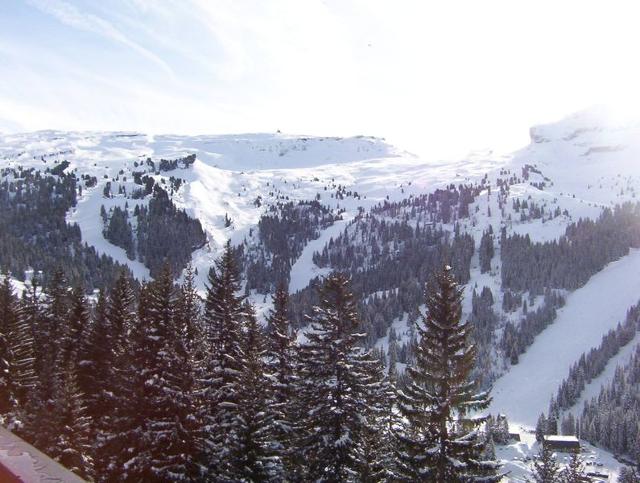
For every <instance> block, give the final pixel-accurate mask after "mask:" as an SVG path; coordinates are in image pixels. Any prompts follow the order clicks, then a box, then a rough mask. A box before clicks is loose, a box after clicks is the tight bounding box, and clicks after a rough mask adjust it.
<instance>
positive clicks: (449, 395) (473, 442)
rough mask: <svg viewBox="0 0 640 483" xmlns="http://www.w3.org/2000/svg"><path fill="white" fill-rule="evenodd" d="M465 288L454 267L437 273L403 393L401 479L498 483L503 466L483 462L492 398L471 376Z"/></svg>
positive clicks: (471, 348)
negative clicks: (483, 434)
mask: <svg viewBox="0 0 640 483" xmlns="http://www.w3.org/2000/svg"><path fill="white" fill-rule="evenodd" d="M461 303H462V289H461V288H459V287H458V284H457V283H456V281H455V278H454V274H453V271H452V269H451V267H449V266H447V267H445V269H444V270H443V271H442V272H440V273H438V275H437V276H436V280H435V286H434V287H432V290H430V292H429V294H428V296H427V300H426V305H427V314H426V316H424V317H423V318H422V323H421V324H419V325H418V333H419V335H420V339H419V341H418V342H417V345H416V347H415V353H414V363H413V365H411V366H409V367H408V368H407V375H408V378H409V380H408V382H407V385H406V387H405V388H404V389H403V390H402V391H400V392H399V394H398V399H399V409H400V411H401V413H402V415H403V416H404V417H405V418H406V420H407V422H408V427H407V428H406V430H404V431H401V432H400V433H399V439H400V442H401V450H400V451H399V467H400V472H401V474H402V475H403V476H404V477H405V478H408V479H412V480H415V481H447V482H451V483H455V482H463V481H464V482H468V481H485V482H486V481H498V480H500V478H501V476H495V473H496V470H497V468H498V464H497V463H496V462H494V461H485V460H483V459H482V453H483V441H482V438H480V434H479V430H478V429H479V427H480V426H481V425H482V424H483V423H484V421H485V418H481V417H473V416H470V414H471V413H473V412H474V411H479V410H482V409H485V408H486V407H487V406H488V405H489V402H490V398H489V395H488V394H487V393H474V386H475V384H474V382H473V381H470V380H469V374H470V372H471V369H472V368H473V364H474V360H475V348H474V347H473V346H472V345H470V344H469V342H468V340H469V332H470V329H471V327H470V325H469V322H463V321H462V311H461Z"/></svg>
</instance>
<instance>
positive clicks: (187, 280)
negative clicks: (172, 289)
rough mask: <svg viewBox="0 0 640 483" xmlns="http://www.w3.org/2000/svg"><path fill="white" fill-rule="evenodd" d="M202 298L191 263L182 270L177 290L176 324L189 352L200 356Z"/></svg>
mask: <svg viewBox="0 0 640 483" xmlns="http://www.w3.org/2000/svg"><path fill="white" fill-rule="evenodd" d="M201 305H202V300H201V298H200V296H199V295H198V291H197V290H196V286H195V275H194V272H193V267H192V265H191V263H189V264H188V265H187V268H185V271H184V281H183V283H182V285H181V286H180V288H179V290H178V300H177V303H176V313H175V317H176V324H177V326H178V330H179V331H180V333H181V334H182V335H181V337H182V340H183V341H184V343H185V345H186V349H187V350H188V351H189V353H192V354H193V355H194V357H197V356H196V353H198V354H199V355H200V357H201V356H202V354H201V353H202V351H203V347H204V345H203V329H202V323H201V319H200V307H201Z"/></svg>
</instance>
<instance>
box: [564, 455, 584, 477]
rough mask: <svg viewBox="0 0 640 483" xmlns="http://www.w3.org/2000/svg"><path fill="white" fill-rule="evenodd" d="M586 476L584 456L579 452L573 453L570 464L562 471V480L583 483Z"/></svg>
mask: <svg viewBox="0 0 640 483" xmlns="http://www.w3.org/2000/svg"><path fill="white" fill-rule="evenodd" d="M585 478H586V475H585V472H584V463H583V461H582V458H580V454H579V453H573V454H572V455H571V459H570V460H569V464H568V465H567V466H566V467H565V468H564V469H563V470H562V471H561V472H560V481H561V482H562V483H583V482H584V481H585Z"/></svg>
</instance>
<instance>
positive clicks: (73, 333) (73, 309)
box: [56, 287, 89, 373]
mask: <svg viewBox="0 0 640 483" xmlns="http://www.w3.org/2000/svg"><path fill="white" fill-rule="evenodd" d="M88 325H89V310H88V307H87V298H86V297H85V295H84V290H83V289H82V288H81V287H75V288H74V289H73V290H72V291H71V294H70V296H69V312H68V316H67V318H66V320H64V321H63V325H62V326H61V327H60V343H59V346H60V349H59V353H58V358H57V361H56V364H57V370H59V371H60V372H62V373H65V372H68V370H69V366H70V365H71V366H72V367H73V371H74V372H76V371H77V366H78V354H79V351H80V347H81V345H82V341H83V340H84V337H83V336H84V332H85V331H86V330H87V327H88Z"/></svg>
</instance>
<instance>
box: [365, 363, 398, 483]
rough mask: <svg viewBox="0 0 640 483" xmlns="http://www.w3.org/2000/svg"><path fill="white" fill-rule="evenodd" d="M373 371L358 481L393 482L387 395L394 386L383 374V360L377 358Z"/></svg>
mask: <svg viewBox="0 0 640 483" xmlns="http://www.w3.org/2000/svg"><path fill="white" fill-rule="evenodd" d="M368 369H369V370H370V373H369V374H368V379H369V384H370V387H369V394H368V407H367V411H366V414H365V416H364V424H363V425H362V430H361V433H360V434H361V438H360V439H361V445H360V449H359V452H360V454H359V457H358V461H359V462H360V466H359V468H358V481H372V482H374V481H393V480H394V477H395V476H396V473H395V471H394V464H393V463H394V457H395V453H394V452H393V447H392V446H391V445H390V444H389V443H390V441H389V438H388V433H387V429H388V424H389V421H388V416H389V414H388V410H389V403H388V402H387V397H388V396H389V395H390V392H391V388H390V384H389V380H388V379H387V377H386V375H385V374H384V363H383V361H382V360H380V359H377V360H376V361H375V364H371V365H369V366H368Z"/></svg>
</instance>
